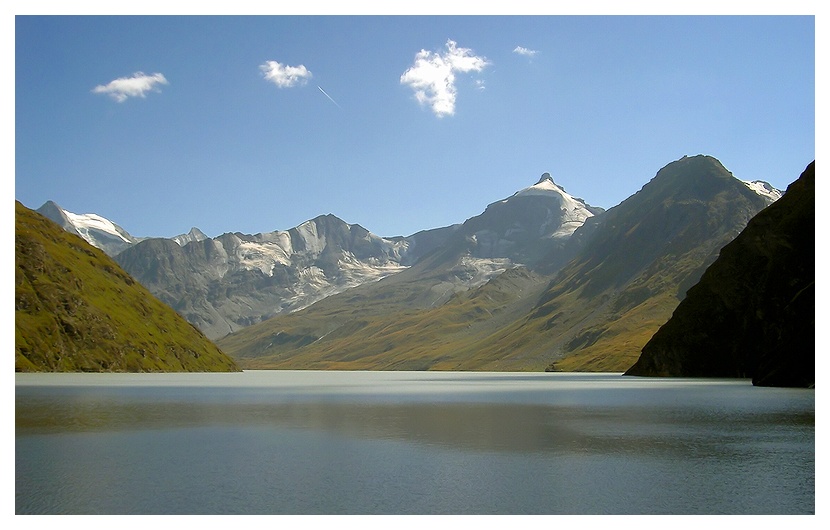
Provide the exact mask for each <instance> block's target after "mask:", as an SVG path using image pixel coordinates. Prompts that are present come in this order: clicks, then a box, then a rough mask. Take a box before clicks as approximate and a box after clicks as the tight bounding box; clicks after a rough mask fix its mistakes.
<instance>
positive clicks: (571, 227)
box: [502, 173, 594, 237]
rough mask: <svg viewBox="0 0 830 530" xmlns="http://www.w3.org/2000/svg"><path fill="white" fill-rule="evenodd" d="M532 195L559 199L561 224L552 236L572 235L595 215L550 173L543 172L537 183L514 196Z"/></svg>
mask: <svg viewBox="0 0 830 530" xmlns="http://www.w3.org/2000/svg"><path fill="white" fill-rule="evenodd" d="M531 195H536V196H539V195H541V196H549V197H556V198H557V199H558V200H559V204H560V205H561V211H562V219H561V225H560V226H559V228H558V229H557V230H556V232H554V233H553V234H552V237H567V236H570V235H571V234H573V233H574V231H576V229H577V228H579V227H580V226H582V225H583V223H585V220H586V219H588V218H589V217H593V216H594V212H592V211H591V210H590V209H589V207H588V206H587V205H586V204H585V202H584V201H583V200H582V199H577V198H576V197H573V196H572V195H570V194H569V193H568V192H566V191H565V188H563V187H562V186H560V185H559V184H557V183H556V182H554V181H553V177H551V175H550V173H543V174H542V176H541V177H540V178H539V181H538V182H537V183H536V184H534V185H533V186H530V187H528V188H524V189H523V190H519V191H517V192H516V193H515V194H513V197H527V196H531ZM513 197H510V198H509V199H505V200H504V201H502V202H507V201H509V200H510V199H512V198H513Z"/></svg>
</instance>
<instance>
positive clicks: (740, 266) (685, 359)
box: [626, 161, 816, 387]
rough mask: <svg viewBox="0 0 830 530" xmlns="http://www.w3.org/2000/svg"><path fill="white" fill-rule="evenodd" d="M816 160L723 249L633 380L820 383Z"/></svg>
mask: <svg viewBox="0 0 830 530" xmlns="http://www.w3.org/2000/svg"><path fill="white" fill-rule="evenodd" d="M815 228H816V225H815V161H813V162H812V163H811V164H810V165H808V166H807V168H806V169H805V171H804V172H803V173H802V174H801V176H800V177H799V178H798V180H796V181H795V182H793V183H792V184H791V185H790V186H789V187H788V188H787V191H786V193H785V194H784V196H783V197H782V198H781V199H780V200H778V201H777V202H775V203H774V204H772V205H771V206H769V207H768V208H766V209H765V210H763V211H761V212H760V213H759V214H758V215H756V216H755V217H754V218H753V219H752V220H751V221H750V222H749V224H748V225H747V227H746V228H745V229H744V230H743V232H741V234H740V235H739V236H738V237H736V238H735V240H734V241H732V242H731V243H729V244H728V245H726V246H725V247H724V248H723V250H721V252H720V256H719V257H718V259H717V260H716V261H715V262H714V263H713V264H712V265H711V266H710V267H709V268H708V269H707V270H706V272H705V273H704V274H703V276H702V278H701V279H700V281H699V282H698V283H697V284H696V285H695V286H694V287H692V288H691V289H689V292H688V294H687V296H686V298H685V299H684V300H683V301H682V302H681V303H680V305H679V306H678V307H677V309H676V310H675V311H674V314H673V315H672V316H671V318H670V319H669V320H668V322H666V323H665V324H664V325H663V326H661V327H660V329H659V330H658V331H657V333H655V335H654V336H653V337H652V338H651V339H650V340H649V341H648V343H646V345H645V346H644V347H643V349H642V354H641V355H640V358H639V359H638V360H637V362H636V363H635V364H634V365H633V366H632V367H631V368H629V370H628V371H627V372H626V374H627V375H644V376H677V377H752V380H753V384H755V385H763V386H794V387H812V386H814V384H815V353H816V350H815V331H816V327H815V326H816V322H815V318H816V317H815V301H816V295H815V257H816V255H815V242H816V241H815Z"/></svg>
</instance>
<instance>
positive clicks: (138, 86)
mask: <svg viewBox="0 0 830 530" xmlns="http://www.w3.org/2000/svg"><path fill="white" fill-rule="evenodd" d="M166 84H168V83H167V79H165V78H164V76H163V75H161V74H159V73H155V74H152V75H146V74H145V73H144V72H136V73H134V74H133V76H132V77H119V78H118V79H115V80H113V81H110V82H109V83H107V84H106V85H98V86H97V87H95V88H93V89H92V92H93V93H95V94H107V95H108V96H110V97H111V98H112V99H114V100H115V101H117V102H119V103H121V102H123V101H126V100H127V98H134V97H140V98H143V97H145V96H144V94H145V92H149V91H151V90H152V91H154V92H161V90H159V88H158V85H166Z"/></svg>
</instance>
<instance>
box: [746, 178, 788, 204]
mask: <svg viewBox="0 0 830 530" xmlns="http://www.w3.org/2000/svg"><path fill="white" fill-rule="evenodd" d="M742 182H743V183H744V184H746V186H747V187H748V188H749V189H751V190H752V191H754V192H755V193H757V194H758V195H760V196H761V197H764V198H766V199H767V200H769V202H770V203H773V202H775V201H777V200H778V199H780V198H781V197H782V196H783V195H784V192H783V191H781V190H778V189H775V188H773V187H772V185H771V184H770V183H769V182H764V181H763V180H753V181H746V180H745V181H742Z"/></svg>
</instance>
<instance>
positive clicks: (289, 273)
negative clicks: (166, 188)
mask: <svg viewBox="0 0 830 530" xmlns="http://www.w3.org/2000/svg"><path fill="white" fill-rule="evenodd" d="M191 234H192V232H191ZM409 246H410V242H408V241H405V240H402V239H384V238H381V237H378V236H376V235H374V234H372V233H370V232H369V231H368V230H366V229H365V228H363V227H361V226H360V225H356V224H352V225H350V224H347V223H346V222H344V221H342V220H341V219H339V218H337V217H335V216H334V215H323V216H319V217H317V218H315V219H312V220H310V221H307V222H305V223H303V224H301V225H299V226H297V227H295V228H292V229H290V230H287V231H274V232H268V233H264V234H262V233H261V234H256V235H246V234H241V233H233V234H231V233H228V234H223V235H221V236H219V237H216V238H207V239H201V240H200V239H198V238H193V240H191V241H190V242H188V243H186V244H184V245H179V244H178V243H177V242H175V241H173V240H169V239H148V240H145V241H141V242H140V243H138V244H136V245H134V246H133V247H131V248H129V249H127V250H125V251H123V252H122V253H120V254H119V255H118V256H117V257H116V260H117V261H118V263H119V264H120V265H121V266H122V267H123V268H124V269H125V270H126V271H127V272H129V273H130V274H131V275H133V277H135V278H136V279H137V280H138V281H139V282H141V283H142V284H143V285H145V286H146V287H147V288H148V289H150V291H151V292H152V293H153V294H155V295H156V296H157V297H159V298H160V299H161V300H163V301H164V302H166V303H167V304H169V305H170V306H171V307H173V308H174V309H176V310H177V311H178V312H179V313H180V314H181V315H183V316H184V317H185V318H186V319H187V320H188V321H189V322H191V323H193V324H194V325H196V326H197V327H199V329H201V330H202V331H203V332H204V333H205V334H206V335H207V336H208V337H210V338H218V337H222V336H224V335H227V334H228V333H230V332H233V331H236V330H238V329H241V328H243V327H245V326H248V325H251V324H255V323H257V322H259V321H261V320H264V319H267V318H269V317H272V316H274V315H276V314H279V313H281V312H286V311H292V310H296V309H300V308H302V307H305V306H308V305H309V304H312V303H313V302H316V301H317V300H320V299H321V298H325V297H326V296H329V295H331V294H335V293H337V292H340V291H343V290H345V289H348V288H350V287H354V286H356V285H359V284H361V283H364V282H367V281H375V280H378V279H380V278H383V277H384V276H388V275H390V274H394V273H396V272H399V271H401V270H402V269H404V268H405V265H404V263H405V259H404V256H405V255H406V254H407V252H408V251H409Z"/></svg>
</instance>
